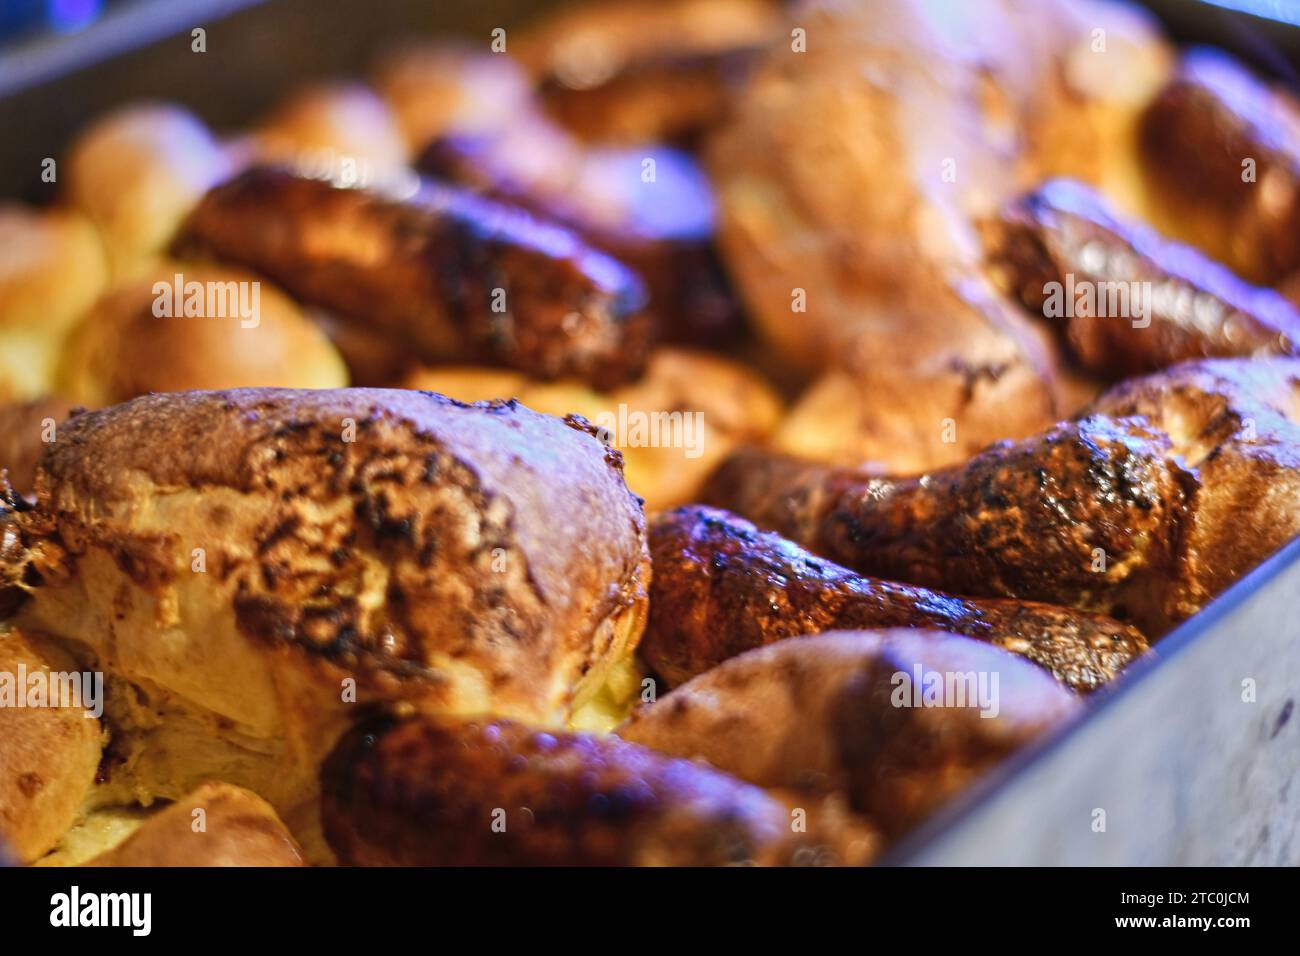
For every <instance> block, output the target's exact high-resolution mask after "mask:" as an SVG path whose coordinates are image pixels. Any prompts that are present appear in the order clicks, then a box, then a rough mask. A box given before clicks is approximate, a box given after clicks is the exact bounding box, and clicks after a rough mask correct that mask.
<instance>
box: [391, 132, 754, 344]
mask: <svg viewBox="0 0 1300 956" xmlns="http://www.w3.org/2000/svg"><path fill="white" fill-rule="evenodd" d="M647 162H652V163H653V164H654V167H653V168H654V170H655V175H654V179H653V181H652V182H646V181H644V180H643V178H642V177H643V170H644V169H646V168H647V167H646V166H645V164H646V163H647ZM416 165H417V168H419V169H420V170H421V171H422V172H425V173H428V174H429V175H431V176H435V177H438V178H441V179H446V180H448V181H450V182H455V183H458V184H461V185H464V186H466V187H469V188H472V189H474V190H476V191H478V192H481V193H483V194H484V195H487V196H490V197H492V198H495V199H499V200H501V201H503V202H508V203H511V204H512V205H518V206H522V207H523V208H525V209H528V210H530V211H531V212H534V213H536V214H538V215H540V216H543V217H545V218H548V219H554V220H556V221H558V222H561V223H563V224H564V225H566V226H568V227H570V228H572V229H574V230H575V231H577V232H578V233H579V234H580V235H581V236H582V237H583V238H584V239H585V240H587V241H588V242H590V243H591V244H592V245H593V246H594V247H595V248H597V249H601V250H603V251H605V252H608V253H609V254H610V255H612V256H614V257H616V258H617V259H618V260H619V261H620V262H625V263H627V264H628V265H629V266H631V267H632V268H634V269H635V270H636V271H637V272H638V274H640V275H641V276H642V278H644V279H645V281H646V286H647V288H648V290H649V296H650V299H649V302H650V309H651V310H652V311H653V313H654V315H655V320H656V324H657V326H658V327H659V328H661V329H662V332H663V334H664V337H665V338H668V339H670V340H671V341H676V342H689V343H694V344H722V343H725V342H727V341H730V340H732V339H734V338H736V337H737V336H738V334H739V333H740V332H741V331H742V330H743V328H744V315H743V310H742V309H741V306H740V302H739V300H738V298H737V297H736V295H735V294H734V292H733V290H732V289H731V286H730V283H729V282H728V281H727V277H726V274H725V272H724V270H723V267H722V261H721V258H720V257H719V255H718V251H717V249H716V248H715V246H714V243H713V231H714V201H713V195H712V190H711V188H710V185H709V182H708V179H707V177H706V176H705V174H704V171H703V170H702V169H701V168H700V167H699V165H698V164H697V163H696V161H695V160H693V159H692V158H691V157H690V156H688V155H687V154H685V153H683V152H681V151H680V150H676V149H669V148H666V147H662V146H641V147H627V148H621V149H620V148H603V149H595V148H590V147H587V146H586V145H584V144H581V143H577V142H575V141H573V140H572V139H571V138H570V137H568V136H567V135H566V134H565V133H564V132H563V131H562V130H559V129H557V128H555V127H554V126H552V125H551V124H549V123H547V122H546V121H545V120H544V119H542V118H540V117H527V118H523V119H521V120H520V121H519V122H518V123H515V124H512V125H510V126H509V127H505V128H494V129H492V130H486V131H477V132H473V133H464V132H461V133H455V134H452V135H448V136H444V137H442V138H440V139H438V140H435V141H434V142H432V143H430V144H429V145H428V146H427V147H426V148H425V150H424V152H423V153H422V154H421V156H420V158H419V160H418V161H417V163H416Z"/></svg>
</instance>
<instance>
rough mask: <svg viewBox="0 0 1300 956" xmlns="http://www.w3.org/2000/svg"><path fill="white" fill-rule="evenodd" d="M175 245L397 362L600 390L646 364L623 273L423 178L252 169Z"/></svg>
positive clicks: (519, 214) (198, 213) (631, 283)
mask: <svg viewBox="0 0 1300 956" xmlns="http://www.w3.org/2000/svg"><path fill="white" fill-rule="evenodd" d="M175 247H176V250H177V251H178V252H179V253H181V254H200V255H208V256H212V257H214V258H217V259H220V260H224V261H226V262H231V263H237V264H239V265H242V266H245V267H248V268H251V269H253V270H255V271H257V272H261V273H262V274H264V275H266V276H269V277H270V278H272V279H274V280H275V281H276V282H278V283H279V284H280V285H282V286H283V287H284V288H285V289H286V290H288V291H289V292H290V293H291V294H292V295H294V296H295V297H297V298H298V299H300V300H302V301H303V302H307V303H309V304H312V305H317V306H321V307H323V308H326V309H329V310H331V311H333V312H336V313H338V314H340V315H342V316H346V317H348V318H350V319H351V320H353V321H354V322H356V323H359V324H362V325H365V326H368V327H372V328H374V329H376V330H379V331H382V332H384V333H386V334H387V335H388V336H389V337H391V340H392V343H393V348H394V349H395V351H396V355H397V358H399V359H404V360H405V361H407V362H418V361H424V362H432V361H472V362H476V363H480V364H488V365H499V366H505V367H509V368H515V369H519V370H520V371H524V372H527V373H528V374H530V375H533V376H535V377H537V378H543V379H552V378H559V377H575V378H580V379H583V380H586V381H588V382H590V383H592V384H594V385H596V386H597V387H599V388H605V387H610V386H614V385H617V384H620V383H622V382H624V381H627V380H628V379H630V378H633V377H635V376H636V375H637V374H638V373H639V372H640V370H641V367H642V363H643V361H644V357H645V350H646V347H647V342H646V335H647V331H648V330H647V327H646V325H645V323H644V321H643V320H642V318H641V317H640V315H639V312H640V309H641V308H642V306H643V305H644V300H645V293H644V289H643V287H642V285H641V282H640V280H639V279H638V278H637V277H636V276H635V274H633V273H632V272H631V271H629V270H628V269H627V268H625V267H624V266H623V265H621V264H620V263H618V262H617V261H615V260H614V259H611V258H610V257H609V256H606V255H604V254H603V253H600V252H597V251H595V250H593V249H591V248H590V247H589V246H587V245H586V244H585V243H584V242H583V241H582V240H581V239H579V238H578V237H577V236H576V235H574V234H573V233H572V232H570V231H568V230H566V229H564V228H562V227H559V226H554V225H550V224H546V223H543V222H541V221H540V220H537V219H535V218H533V217H532V216H530V215H528V214H527V213H525V212H523V211H522V210H519V209H514V208H511V207H508V206H503V205H500V204H497V203H493V202H491V201H489V200H485V199H482V198H479V197H476V196H474V195H472V194H471V193H468V192H464V191H461V190H458V189H455V188H453V187H448V186H441V185H435V184H432V183H425V184H423V185H422V186H421V188H420V190H419V192H418V193H417V194H416V195H414V196H412V197H410V198H406V199H400V200H399V199H394V198H389V197H386V196H384V195H381V194H379V193H378V192H375V191H370V190H366V189H347V188H338V187H336V186H335V185H333V184H331V183H329V182H326V181H323V180H318V179H311V178H308V177H305V176H300V175H297V174H295V173H293V172H290V171H287V170H284V169H279V168H274V167H266V166H262V167H254V168H252V169H249V170H247V171H245V172H244V173H242V174H240V175H239V176H237V177H236V178H234V179H233V180H231V181H230V182H227V183H225V184H223V185H221V186H218V187H216V188H215V189H213V190H211V191H210V192H209V193H208V194H207V195H206V196H204V198H203V201H202V202H201V203H200V204H199V206H198V207H197V208H196V209H195V210H194V212H193V213H191V214H190V216H189V218H188V219H187V220H186V222H185V223H184V225H183V226H182V228H181V232H180V235H179V236H178V238H177V240H176V243H175ZM497 290H502V292H503V295H499V294H498V293H497ZM494 305H495V306H497V308H498V309H501V311H494Z"/></svg>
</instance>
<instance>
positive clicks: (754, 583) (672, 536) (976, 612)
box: [640, 505, 1147, 692]
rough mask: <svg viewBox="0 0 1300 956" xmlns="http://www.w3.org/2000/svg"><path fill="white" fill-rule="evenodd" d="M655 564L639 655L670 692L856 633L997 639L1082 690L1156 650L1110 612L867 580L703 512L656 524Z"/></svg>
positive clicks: (681, 512)
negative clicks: (714, 670)
mask: <svg viewBox="0 0 1300 956" xmlns="http://www.w3.org/2000/svg"><path fill="white" fill-rule="evenodd" d="M650 557H651V561H652V563H653V567H654V576H653V578H652V581H651V587H650V616H649V620H648V623H647V624H646V632H645V636H644V637H643V638H642V641H641V649H640V653H641V657H642V658H643V659H644V660H645V661H646V663H647V664H649V665H650V668H651V670H652V671H653V672H654V673H655V674H657V675H658V676H659V677H660V678H662V679H663V680H665V681H666V682H667V683H668V686H670V687H671V686H673V685H675V684H680V683H681V682H683V681H685V680H688V679H689V678H691V677H694V676H695V675H696V674H700V673H703V672H704V671H707V670H708V669H709V668H710V667H714V666H715V665H717V664H719V663H721V662H722V661H725V660H727V659H728V658H730V657H734V656H735V655H737V654H741V653H743V652H745V651H748V650H752V649H753V648H756V647H762V646H764V645H766V644H771V643H774V642H776V641H780V640H785V639H786V638H790V637H799V636H801V635H806V634H817V633H821V632H824V631H831V630H844V629H847V628H882V627H920V628H930V629H936V630H944V631H948V632H950V633H953V634H961V635H964V636H966V637H972V638H975V639H977V640H981V641H987V642H989V643H990V644H994V645H996V646H998V647H1001V648H1002V649H1003V650H1007V651H1011V652H1012V653H1014V654H1020V655H1022V656H1024V657H1026V658H1028V659H1029V660H1031V661H1033V662H1034V663H1036V664H1038V665H1040V666H1042V667H1044V668H1046V669H1047V670H1049V671H1051V672H1052V673H1053V674H1054V675H1055V676H1056V678H1057V679H1058V680H1060V681H1061V683H1063V684H1065V685H1066V686H1067V687H1070V688H1072V689H1074V690H1077V691H1082V692H1087V691H1092V690H1095V689H1097V688H1098V687H1101V686H1103V685H1104V684H1105V683H1106V682H1107V681H1109V680H1110V679H1111V678H1113V677H1115V676H1116V675H1117V674H1118V673H1119V671H1120V670H1121V669H1122V668H1124V667H1125V666H1126V665H1127V664H1128V663H1129V662H1130V661H1132V660H1133V659H1134V658H1136V657H1138V656H1139V655H1141V654H1142V653H1144V652H1145V651H1146V649H1147V642H1146V638H1144V637H1143V636H1142V635H1141V634H1139V633H1138V632H1137V631H1136V630H1135V629H1133V628H1132V627H1129V626H1127V625H1124V624H1121V623H1119V622H1118V621H1114V620H1111V619H1110V618H1106V617H1102V616H1101V615H1099V614H1086V613H1083V612H1081V611H1075V610H1071V609H1069V608H1063V607H1055V606H1053V605H1050V604H1038V603H1035V602H1032V601H1007V600H993V599H989V598H984V599H979V598H965V597H957V596H956V595H953V594H945V593H942V592H936V591H931V590H929V589H927V588H919V587H915V586H912V585H906V584H896V583H894V582H892V581H881V580H878V579H876V578H867V577H862V576H860V575H857V574H854V573H853V572H852V571H850V570H848V569H847V568H844V567H840V566H839V565H837V564H834V563H832V562H830V561H826V560H824V559H822V558H817V557H814V556H813V555H811V554H809V553H808V552H807V551H804V550H803V549H802V548H800V547H799V546H798V545H796V544H794V543H793V542H791V541H787V540H785V539H784V538H782V537H780V536H779V535H776V534H773V533H771V532H763V531H759V530H758V529H757V528H755V527H754V526H753V525H752V524H750V523H749V522H748V521H745V520H744V519H743V518H738V517H736V516H735V515H733V514H729V513H728V512H726V511H722V510H720V509H717V508H706V507H703V506H701V505H693V506H690V507H686V508H678V509H676V510H674V511H668V512H664V513H662V514H659V515H655V516H654V517H652V518H651V520H650Z"/></svg>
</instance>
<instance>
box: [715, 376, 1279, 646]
mask: <svg viewBox="0 0 1300 956" xmlns="http://www.w3.org/2000/svg"><path fill="white" fill-rule="evenodd" d="M1298 395H1300V360H1297V359H1290V358H1270V359H1217V360H1207V361H1204V362H1188V363H1184V364H1181V365H1176V366H1174V367H1173V368H1171V369H1168V370H1167V371H1164V372H1160V373H1157V374H1155V375H1148V376H1145V377H1143V378H1135V379H1130V380H1128V381H1126V382H1123V383H1121V384H1119V385H1117V386H1115V387H1114V388H1113V389H1111V390H1110V391H1108V392H1107V393H1106V394H1105V395H1103V396H1102V397H1101V398H1099V399H1098V400H1097V401H1096V402H1095V403H1094V404H1093V405H1092V406H1091V407H1090V408H1089V409H1088V410H1087V412H1086V414H1084V415H1082V416H1081V417H1080V418H1078V419H1077V420H1075V421H1070V422H1064V423H1061V424H1059V425H1056V426H1055V427H1053V428H1051V429H1049V430H1048V431H1046V432H1044V433H1042V434H1041V435H1037V436H1035V437H1033V438H1029V439H1024V440H1022V441H1018V442H1009V441H1008V442H1001V443H999V444H996V445H992V446H990V447H989V448H987V449H986V450H985V451H983V452H981V453H980V454H978V455H976V456H975V457H974V458H973V459H971V460H970V461H969V462H967V463H966V464H964V465H960V466H956V467H953V468H949V469H945V470H940V471H935V472H931V473H928V474H923V475H917V476H908V477H869V476H865V475H862V474H860V473H855V472H852V471H849V470H845V469H835V468H831V467H828V466H823V465H817V464H810V463H808V462H804V461H798V460H795V459H790V458H782V457H779V456H772V455H771V454H770V453H765V452H740V453H737V454H736V455H734V456H732V458H731V459H730V460H729V461H728V462H726V463H725V464H724V465H723V466H722V468H721V469H720V470H719V471H718V472H717V473H716V474H715V475H714V476H713V478H712V479H711V480H710V486H709V487H708V488H707V489H706V491H705V497H706V498H707V499H708V500H710V501H711V502H712V503H715V504H719V505H722V506H724V507H729V508H733V509H734V510H736V511H738V512H739V513H741V514H743V515H745V516H747V517H749V518H751V519H753V520H754V521H755V522H756V523H758V524H759V525H760V526H762V527H766V528H771V529H774V530H776V531H779V532H780V533H782V534H784V535H786V536H788V537H790V538H793V539H794V540H795V541H798V542H799V543H801V544H803V545H805V546H806V547H808V548H809V549H810V550H812V551H813V552H815V553H816V554H819V555H822V556H824V557H827V558H830V559H832V560H834V561H838V562H840V563H842V564H844V565H847V566H848V567H851V568H854V569H856V570H859V571H861V572H863V573H866V574H873V575H878V576H880V577H883V578H887V579H890V580H895V581H908V582H911V583H914V584H920V585H924V586H927V587H934V588H942V589H944V590H947V591H952V592H954V593H957V594H971V595H986V596H989V597H1015V598H1022V599H1026V600H1036V601H1047V602H1050V603H1053V604H1063V605H1069V606H1071V607H1078V608H1083V609H1086V610H1092V611H1098V612H1100V613H1103V614H1109V615H1111V616H1113V617H1116V618H1119V619H1120V620H1125V621H1131V622H1132V623H1133V624H1135V625H1136V626H1137V627H1138V628H1140V629H1141V630H1142V631H1143V632H1144V633H1146V634H1147V635H1148V636H1149V637H1158V636H1160V635H1161V634H1163V633H1165V632H1166V631H1167V630H1169V629H1170V628H1171V627H1172V626H1173V625H1175V624H1177V623H1178V622H1179V621H1182V620H1184V619H1185V618H1187V617H1190V616H1191V615H1192V614H1194V613H1196V612H1197V611H1198V610H1200V609H1201V608H1202V607H1204V606H1205V605H1206V604H1207V603H1209V601H1210V600H1211V599H1212V598H1214V597H1215V596H1216V595H1217V594H1219V593H1220V592H1222V591H1223V590H1224V589H1225V588H1227V587H1228V585H1230V584H1232V583H1233V582H1234V581H1236V580H1237V579H1238V578H1239V577H1241V576H1242V575H1243V574H1245V573H1246V572H1248V571H1249V570H1251V569H1252V568H1254V567H1255V566H1256V565H1257V564H1259V563H1260V562H1261V561H1263V560H1264V559H1265V558H1266V557H1268V556H1269V555H1271V554H1272V553H1273V552H1275V551H1276V550H1277V549H1278V548H1280V547H1281V546H1282V545H1284V544H1285V543H1286V542H1288V541H1290V540H1291V539H1292V538H1294V537H1295V536H1296V535H1297V534H1298V533H1300V404H1298V403H1297V396H1298Z"/></svg>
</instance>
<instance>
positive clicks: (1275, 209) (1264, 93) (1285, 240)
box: [1139, 49, 1300, 285]
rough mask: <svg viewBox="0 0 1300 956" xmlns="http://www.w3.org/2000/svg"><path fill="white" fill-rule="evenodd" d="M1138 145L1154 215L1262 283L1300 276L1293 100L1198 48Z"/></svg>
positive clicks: (1299, 154) (1298, 109)
mask: <svg viewBox="0 0 1300 956" xmlns="http://www.w3.org/2000/svg"><path fill="white" fill-rule="evenodd" d="M1139 148H1140V156H1141V159H1142V162H1143V167H1144V171H1145V173H1146V176H1145V179H1146V185H1147V188H1148V190H1149V191H1150V192H1151V195H1152V198H1153V199H1154V200H1155V201H1156V205H1157V207H1158V212H1159V214H1161V215H1163V216H1167V217H1168V218H1169V220H1170V224H1171V225H1172V226H1173V228H1175V230H1176V231H1177V232H1178V233H1179V234H1180V235H1182V236H1184V237H1185V238H1187V239H1189V240H1190V241H1192V242H1195V243H1196V244H1197V245H1199V246H1202V247H1203V248H1205V249H1206V250H1207V251H1209V252H1211V253H1212V254H1213V255H1215V256H1216V257H1217V258H1220V259H1222V260H1223V261H1225V262H1227V263H1228V264H1229V265H1231V266H1232V267H1233V268H1234V269H1236V270H1237V272H1239V273H1240V274H1241V275H1244V276H1247V277H1249V278H1250V279H1252V280H1253V281H1256V282H1262V283H1266V284H1270V285H1271V284H1274V283H1276V282H1278V281H1279V280H1280V279H1282V278H1283V277H1284V276H1286V275H1289V274H1290V273H1292V272H1295V271H1296V270H1297V269H1300V104H1297V102H1296V100H1295V99H1294V97H1292V96H1290V95H1289V94H1287V93H1285V92H1284V91H1282V90H1281V89H1274V88H1270V87H1269V86H1268V85H1266V84H1265V83H1263V82H1262V81H1261V80H1260V79H1259V78H1257V77H1255V76H1254V75H1252V74H1251V72H1250V71H1249V70H1247V69H1246V68H1245V67H1243V66H1242V65H1241V64H1239V63H1236V62H1235V61H1233V60H1232V59H1230V58H1229V57H1227V56H1226V55H1224V54H1222V53H1220V52H1218V51H1216V50H1208V49H1201V50H1194V51H1192V52H1190V53H1188V54H1187V55H1186V56H1185V57H1184V59H1183V63H1182V65H1181V68H1180V70H1179V71H1178V73H1177V75H1176V76H1175V77H1174V79H1173V80H1172V81H1171V82H1170V83H1169V84H1168V85H1167V86H1166V87H1165V89H1164V90H1163V91H1162V92H1161V93H1160V95H1159V96H1157V97H1156V98H1155V100H1154V101H1153V102H1152V103H1151V105H1150V106H1149V107H1148V108H1147V110H1146V112H1145V113H1144V115H1143V117H1142V121H1141V126H1140V129H1139ZM1246 160H1253V162H1254V178H1253V180H1251V179H1249V178H1248V177H1246V176H1245V169H1244V168H1243V163H1244V162H1245V161H1246Z"/></svg>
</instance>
